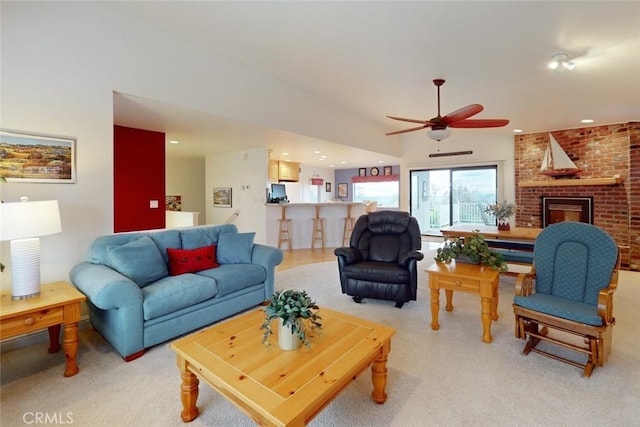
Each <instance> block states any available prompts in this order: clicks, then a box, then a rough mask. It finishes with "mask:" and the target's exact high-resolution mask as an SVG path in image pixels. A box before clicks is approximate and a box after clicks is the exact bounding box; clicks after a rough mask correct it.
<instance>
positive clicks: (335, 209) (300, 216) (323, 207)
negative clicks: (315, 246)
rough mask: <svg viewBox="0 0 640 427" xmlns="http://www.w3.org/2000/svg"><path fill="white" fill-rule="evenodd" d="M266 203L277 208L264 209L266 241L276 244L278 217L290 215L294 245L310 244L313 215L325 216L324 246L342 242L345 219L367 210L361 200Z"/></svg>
mask: <svg viewBox="0 0 640 427" xmlns="http://www.w3.org/2000/svg"><path fill="white" fill-rule="evenodd" d="M266 206H267V207H268V208H280V209H267V244H268V245H272V246H278V230H279V222H278V220H280V219H290V220H291V224H290V226H291V236H290V237H291V239H292V241H293V244H292V247H293V249H301V248H311V237H312V230H313V219H314V218H324V219H325V221H324V233H325V247H329V248H335V247H340V246H342V233H343V231H344V219H345V218H346V217H348V216H350V217H352V218H354V222H355V219H357V218H358V217H359V216H360V215H363V214H364V213H365V210H366V205H365V204H364V203H360V202H322V203H267V204H266ZM283 249H288V248H287V247H286V246H285V247H284V248H283Z"/></svg>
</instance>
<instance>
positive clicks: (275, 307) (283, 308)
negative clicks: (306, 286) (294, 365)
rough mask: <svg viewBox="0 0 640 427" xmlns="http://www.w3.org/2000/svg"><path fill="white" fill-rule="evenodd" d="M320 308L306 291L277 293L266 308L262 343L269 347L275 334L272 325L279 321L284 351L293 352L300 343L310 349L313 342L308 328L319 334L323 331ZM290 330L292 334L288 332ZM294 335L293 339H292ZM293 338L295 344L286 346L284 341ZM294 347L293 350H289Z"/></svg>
mask: <svg viewBox="0 0 640 427" xmlns="http://www.w3.org/2000/svg"><path fill="white" fill-rule="evenodd" d="M318 310H319V307H318V305H317V304H316V303H315V301H314V300H313V299H311V297H310V296H309V295H308V294H307V292H306V291H304V290H295V289H286V290H283V291H276V292H274V294H273V295H272V296H271V299H270V300H269V303H268V305H267V306H266V307H265V308H264V312H265V319H264V323H263V324H262V327H261V329H264V334H263V336H262V343H263V344H264V345H266V346H268V345H269V344H270V343H269V337H270V335H272V334H273V332H272V331H271V323H272V321H273V320H278V321H279V325H280V330H279V331H278V336H279V343H280V347H281V348H283V349H284V350H293V349H295V348H296V347H297V344H299V343H300V342H302V343H304V345H305V346H307V347H310V346H311V342H310V341H309V337H308V335H307V328H309V329H311V330H312V331H314V332H315V333H317V334H319V333H320V332H321V330H322V318H321V317H320V316H319V315H318ZM286 328H289V329H290V332H289V331H287V330H286ZM290 335H293V337H290ZM288 338H292V339H293V342H294V343H295V344H292V345H290V344H288V343H287V344H285V343H283V339H285V340H286V339H288ZM291 346H293V348H289V347H291Z"/></svg>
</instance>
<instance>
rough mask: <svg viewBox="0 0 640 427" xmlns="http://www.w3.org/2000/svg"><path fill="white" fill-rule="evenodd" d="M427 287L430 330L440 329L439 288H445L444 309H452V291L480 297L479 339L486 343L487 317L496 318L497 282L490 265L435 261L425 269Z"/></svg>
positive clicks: (488, 331)
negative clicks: (480, 319)
mask: <svg viewBox="0 0 640 427" xmlns="http://www.w3.org/2000/svg"><path fill="white" fill-rule="evenodd" d="M426 272H427V273H428V274H429V289H431V329H433V330H438V329H440V324H439V323H438V312H439V311H440V289H444V290H445V294H446V298H447V305H446V306H445V308H446V310H447V311H452V310H453V291H459V292H467V293H471V294H476V295H479V296H480V301H481V307H482V310H481V318H482V341H483V342H486V343H490V342H491V341H493V339H492V338H491V320H498V284H499V280H500V273H499V272H498V271H497V270H494V269H492V268H491V267H486V266H483V265H475V264H463V263H456V261H455V260H452V261H451V262H450V263H446V264H445V263H441V262H436V263H434V264H432V265H431V266H430V267H429V268H427V270H426Z"/></svg>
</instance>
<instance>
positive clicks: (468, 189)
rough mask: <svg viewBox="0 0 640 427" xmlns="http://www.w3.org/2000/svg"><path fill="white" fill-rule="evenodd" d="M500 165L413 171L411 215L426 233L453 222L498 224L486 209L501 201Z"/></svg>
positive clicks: (436, 231)
mask: <svg viewBox="0 0 640 427" xmlns="http://www.w3.org/2000/svg"><path fill="white" fill-rule="evenodd" d="M497 169H498V168H497V166H496V165H491V166H480V167H464V168H462V167H460V168H451V169H425V170H414V171H411V180H410V182H411V189H410V197H411V215H412V216H414V217H415V218H416V219H417V220H418V224H419V225H420V231H421V232H422V234H435V235H440V234H441V233H440V227H445V226H448V225H453V224H467V225H495V219H493V218H492V217H488V216H487V215H486V214H485V213H484V212H483V211H484V208H485V206H486V205H487V204H489V203H494V202H495V201H496V200H497V193H498V182H497V176H498V173H497Z"/></svg>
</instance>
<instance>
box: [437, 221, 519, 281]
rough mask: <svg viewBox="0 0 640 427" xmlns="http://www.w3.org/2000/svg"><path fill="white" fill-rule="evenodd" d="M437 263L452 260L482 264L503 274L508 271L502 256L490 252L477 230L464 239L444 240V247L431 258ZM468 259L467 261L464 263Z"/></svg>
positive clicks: (482, 236)
mask: <svg viewBox="0 0 640 427" xmlns="http://www.w3.org/2000/svg"><path fill="white" fill-rule="evenodd" d="M433 259H434V260H436V261H438V262H444V263H448V262H450V261H451V260H452V259H457V261H459V262H468V263H472V264H483V265H486V266H488V267H491V268H493V269H494V270H498V271H499V272H501V273H504V272H506V271H507V270H508V267H507V262H506V261H505V259H504V256H503V255H502V254H501V253H499V252H496V251H494V250H492V249H491V248H490V247H489V245H488V244H487V242H486V241H485V239H484V235H482V234H480V233H479V232H478V230H474V232H473V234H472V235H471V236H469V237H466V238H462V237H459V238H456V239H451V240H450V239H449V238H446V239H445V241H444V245H443V246H442V247H441V248H438V250H437V252H436V256H435V257H434V258H433ZM466 259H468V261H465V260H466Z"/></svg>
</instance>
